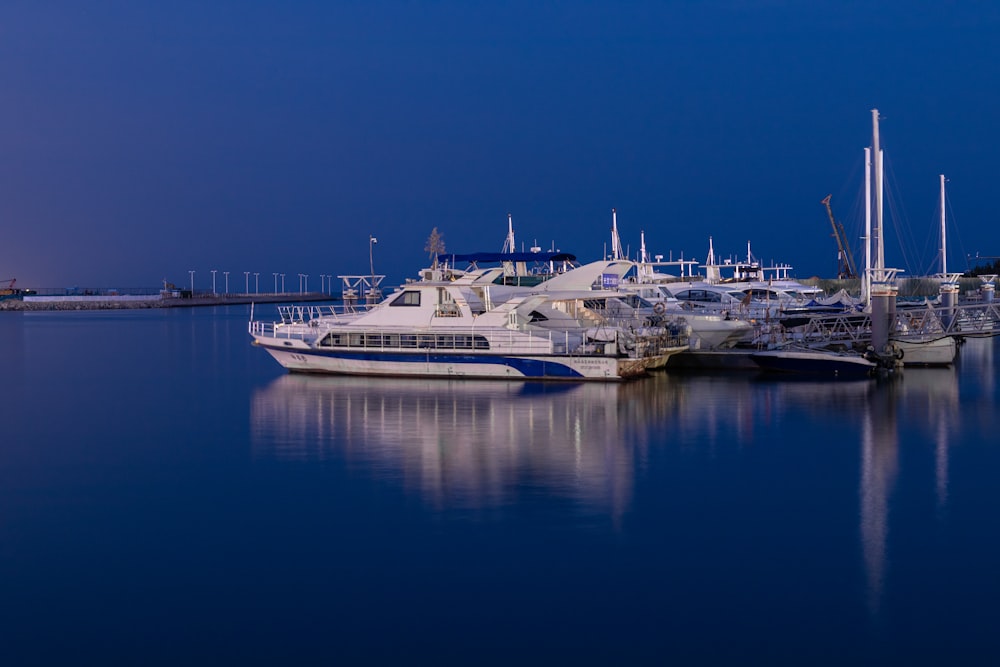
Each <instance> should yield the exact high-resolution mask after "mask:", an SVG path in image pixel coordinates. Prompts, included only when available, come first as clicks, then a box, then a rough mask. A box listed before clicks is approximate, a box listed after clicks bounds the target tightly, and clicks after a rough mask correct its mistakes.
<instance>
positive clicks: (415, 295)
mask: <svg viewBox="0 0 1000 667" xmlns="http://www.w3.org/2000/svg"><path fill="white" fill-rule="evenodd" d="M389 305H390V306H419V305H420V292H418V291H416V290H406V291H404V292H403V293H402V294H400V295H399V296H397V297H396V298H395V299H393V300H392V301H391V302H389Z"/></svg>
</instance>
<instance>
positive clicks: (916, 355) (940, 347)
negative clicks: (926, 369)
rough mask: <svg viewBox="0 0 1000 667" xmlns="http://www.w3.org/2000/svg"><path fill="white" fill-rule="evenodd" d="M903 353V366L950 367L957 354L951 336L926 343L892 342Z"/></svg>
mask: <svg viewBox="0 0 1000 667" xmlns="http://www.w3.org/2000/svg"><path fill="white" fill-rule="evenodd" d="M892 343H893V345H895V346H896V347H897V348H898V349H899V350H901V351H902V353H903V358H902V361H903V365H904V366H950V365H951V364H952V363H954V361H955V356H956V354H958V346H957V345H956V344H955V339H954V338H952V337H951V336H946V337H944V338H936V339H934V340H928V341H908V340H894V341H893V342H892Z"/></svg>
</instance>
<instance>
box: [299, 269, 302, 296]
mask: <svg viewBox="0 0 1000 667" xmlns="http://www.w3.org/2000/svg"><path fill="white" fill-rule="evenodd" d="M299 294H302V274H301V273H300V274H299Z"/></svg>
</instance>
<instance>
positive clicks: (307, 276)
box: [302, 273, 309, 294]
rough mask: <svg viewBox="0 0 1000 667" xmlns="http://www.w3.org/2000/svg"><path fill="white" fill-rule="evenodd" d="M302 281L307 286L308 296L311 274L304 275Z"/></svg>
mask: <svg viewBox="0 0 1000 667" xmlns="http://www.w3.org/2000/svg"><path fill="white" fill-rule="evenodd" d="M302 280H303V281H304V283H303V284H304V285H305V286H306V293H307V294H308V293H309V274H308V273H303V274H302Z"/></svg>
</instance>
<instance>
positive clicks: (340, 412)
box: [251, 375, 671, 515]
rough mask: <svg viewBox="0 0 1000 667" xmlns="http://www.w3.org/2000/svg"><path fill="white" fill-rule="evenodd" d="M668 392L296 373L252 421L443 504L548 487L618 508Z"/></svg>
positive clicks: (490, 501) (275, 448)
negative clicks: (652, 424)
mask: <svg viewBox="0 0 1000 667" xmlns="http://www.w3.org/2000/svg"><path fill="white" fill-rule="evenodd" d="M669 400H671V398H670V394H669V393H668V392H662V391H661V392H657V391H656V387H654V386H652V385H647V384H645V383H641V382H638V383H624V384H619V383H607V384H604V383H581V384H547V383H512V382H509V381H508V382H494V381H475V380H420V379H412V378H406V379H391V378H352V377H336V376H330V377H318V376H303V375H287V376H283V377H281V378H279V379H277V380H276V381H274V382H273V383H271V384H270V385H268V386H267V387H266V388H264V389H262V390H260V391H258V392H257V393H256V394H255V395H254V397H253V404H252V409H251V420H252V424H251V431H252V437H253V442H254V453H255V455H256V456H258V457H271V456H273V457H276V458H279V459H286V460H288V459H298V460H324V459H342V460H346V461H348V462H349V463H354V464H363V465H365V466H366V468H367V469H368V470H370V471H372V472H373V473H374V474H376V475H379V476H381V477H385V478H390V479H392V480H393V481H394V482H398V483H400V484H402V485H403V486H404V487H405V488H408V489H413V490H416V491H418V492H419V493H420V495H421V497H422V498H423V499H424V500H425V501H427V502H429V503H431V504H433V505H435V506H438V507H459V508H470V507H473V508H475V507H496V506H500V505H503V504H505V503H509V502H510V501H512V500H514V499H516V498H517V497H519V496H520V495H521V494H525V493H535V492H537V491H538V490H544V491H545V492H546V493H556V494H561V495H563V496H564V497H568V498H571V499H574V500H577V501H580V502H584V503H596V504H598V505H600V506H601V507H603V508H604V509H605V510H607V511H610V513H611V514H612V515H618V514H620V513H621V511H623V510H624V509H625V508H626V507H627V505H628V504H629V502H631V497H632V493H633V483H634V477H635V465H636V459H637V458H642V457H643V451H644V450H645V449H646V448H647V447H648V445H649V438H650V435H651V430H650V428H649V425H650V423H651V415H652V414H654V413H659V414H663V413H664V412H666V410H664V407H663V404H664V403H665V402H667V401H669Z"/></svg>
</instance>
